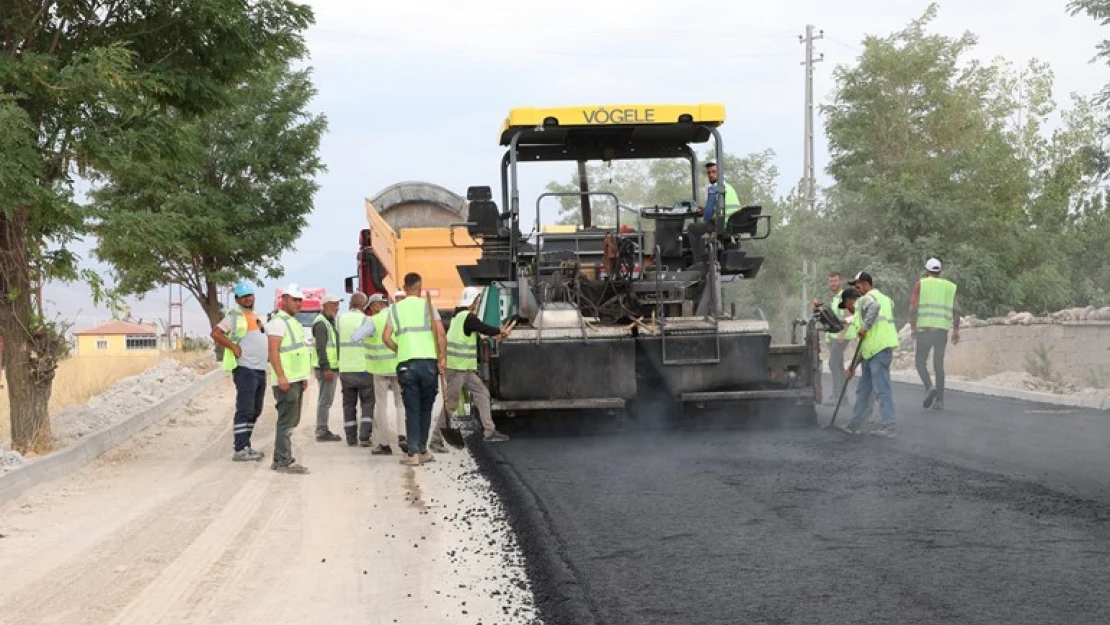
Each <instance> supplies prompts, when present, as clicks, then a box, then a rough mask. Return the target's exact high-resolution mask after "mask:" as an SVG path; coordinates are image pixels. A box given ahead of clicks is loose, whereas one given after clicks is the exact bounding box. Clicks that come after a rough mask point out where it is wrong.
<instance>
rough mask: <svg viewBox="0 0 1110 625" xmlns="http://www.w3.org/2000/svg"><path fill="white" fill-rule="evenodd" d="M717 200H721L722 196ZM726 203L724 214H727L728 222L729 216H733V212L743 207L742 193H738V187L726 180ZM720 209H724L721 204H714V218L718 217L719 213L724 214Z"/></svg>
mask: <svg viewBox="0 0 1110 625" xmlns="http://www.w3.org/2000/svg"><path fill="white" fill-rule="evenodd" d="M717 200H718V201H719V200H721V198H720V197H717ZM724 204H725V206H724V209H723V210H724V213H723V214H724V216H725V223H728V218H729V217H732V215H733V213H735V212H736V211H738V210H740V208H741V206H740V195H739V194H737V193H736V189H733V188H732V185H730V184H729V183H728V181H725V197H724ZM720 210H722V209H721V207H720V206H717V205H714V206H713V218H714V219H716V217H717V215H720V214H722V213H720V212H719V211H720Z"/></svg>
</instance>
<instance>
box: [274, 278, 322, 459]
mask: <svg viewBox="0 0 1110 625" xmlns="http://www.w3.org/2000/svg"><path fill="white" fill-rule="evenodd" d="M303 300H304V293H303V292H302V291H301V289H300V288H299V287H298V286H297V285H295V284H291V285H289V288H288V289H286V290H285V292H284V293H283V294H282V296H281V309H280V310H278V311H277V312H276V313H274V318H273V320H272V321H271V322H270V327H269V328H268V329H267V332H266V333H267V334H268V335H269V342H270V344H269V347H270V376H271V377H272V378H273V382H272V383H273V388H274V400H275V401H276V402H277V413H278V418H277V427H276V431H275V434H274V461H273V464H271V465H270V468H271V469H273V470H275V471H278V472H279V473H308V468H307V467H305V466H304V465H301V464H299V463H298V462H297V460H296V458H294V457H293V439H292V434H293V429H294V428H296V427H297V425H299V424H300V422H301V403H302V400H303V399H304V393H305V390H307V389H308V376H309V375H311V373H312V363H311V358H312V356H311V355H310V354H311V349H310V348H309V346H308V342H307V341H306V340H305V336H304V328H303V327H301V323H300V322H299V321H297V319H296V317H295V315H296V314H297V313H299V312H300V311H301V302H302V301H303Z"/></svg>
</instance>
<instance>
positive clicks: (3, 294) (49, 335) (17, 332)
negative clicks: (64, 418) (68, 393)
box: [0, 209, 60, 454]
mask: <svg viewBox="0 0 1110 625" xmlns="http://www.w3.org/2000/svg"><path fill="white" fill-rule="evenodd" d="M29 219H30V213H29V209H21V210H18V211H14V212H13V214H10V215H5V214H3V213H0V333H3V335H4V350H5V351H6V352H7V353H6V356H7V357H6V359H5V362H6V371H7V379H8V402H9V405H10V411H11V422H12V448H13V449H15V450H16V451H18V452H19V453H21V454H28V453H40V454H41V453H46V452H48V451H50V447H51V443H52V441H51V438H52V437H51V434H50V416H49V413H48V411H47V407H48V405H49V403H50V392H51V386H52V384H53V382H54V372H55V370H56V369H57V367H58V346H59V344H60V337H58V335H57V334H56V332H55V330H54V329H53V328H52V327H50V326H48V325H44V324H43V323H42V319H35V317H34V315H33V314H32V311H33V310H34V305H33V302H32V298H31V289H32V280H31V273H30V272H31V262H30V261H31V259H30V258H29V254H28V247H27V246H28V245H29V239H28V237H27V227H28V223H29Z"/></svg>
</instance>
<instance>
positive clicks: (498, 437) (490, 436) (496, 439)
mask: <svg viewBox="0 0 1110 625" xmlns="http://www.w3.org/2000/svg"><path fill="white" fill-rule="evenodd" d="M482 440H484V441H486V442H487V443H504V442H505V441H507V440H509V437H508V436H505V435H504V434H502V433H501V432H498V431H497V430H494V431H492V432H486V433H485V435H483V436H482Z"/></svg>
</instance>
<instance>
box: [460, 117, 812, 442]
mask: <svg viewBox="0 0 1110 625" xmlns="http://www.w3.org/2000/svg"><path fill="white" fill-rule="evenodd" d="M724 121H725V110H724V107H723V106H722V105H719V104H693V105H652V104H647V105H644V104H635V105H619V106H571V107H556V108H514V109H512V110H510V111H509V114H508V117H507V118H506V119H505V122H504V124H503V125H502V127H501V130H500V133H499V135H498V141H499V144H500V145H501V146H502V147H504V148H506V151H505V152H504V155H503V157H502V159H501V168H500V169H501V171H500V178H501V188H500V206H499V205H498V203H497V202H496V201H495V200H494V198H493V192H492V190H491V188H490V187H489V186H473V187H470V188H469V189H468V191H467V200H468V201H469V208H468V216H467V221H466V222H465V225H466V227H467V232H468V233H469V235H470V236H471V237H472V238H473V239H474V240H475V241H477V242H478V244H479V245H480V251H481V254H480V256H479V257H478V258H477V260H476V262H473V263H470V264H465V265H460V266H459V267H458V272H459V276H460V278H461V282H462V283H463V284H465V285H468V286H471V285H472V286H480V287H485V288H484V290H483V295H482V299H481V300H480V303H479V315H481V317H482V318H483V320H484V321H486V322H487V323H491V324H496V323H503V324H505V325H513V326H514V328H513V330H512V332H511V333H510V334H509V336H508V337H507V338H505V339H504V340H503V341H501V342H496V341H484V342H483V343H482V347H481V350H480V360H481V363H482V364H481V375H482V376H483V378H484V379H485V380H486V382H487V383H488V385H489V388H490V393H491V397H492V402H493V410H494V413H495V418H499V419H502V418H521V417H527V416H528V415H533V414H538V413H544V414H547V415H548V416H550V414H551V413H552V412H553V411H554V412H555V413H556V414H558V411H566V410H576V411H583V410H585V411H606V412H609V413H622V414H624V415H627V416H633V417H635V416H636V415H637V412H638V408H643V407H644V406H645V405H646V404H648V403H651V404H652V405H656V404H658V402H659V401H660V396H662V397H663V398H664V399H665V400H666V401H668V402H670V404H669V408H670V409H671V412H674V413H677V414H679V415H688V414H698V413H699V411H704V410H706V409H713V408H725V409H726V411H725V414H730V411H734V412H736V413H739V412H740V411H741V409H746V408H753V409H757V410H759V412H760V413H761V414H771V415H781V417H782V418H783V419H787V420H791V421H794V422H802V423H806V424H812V423H814V422H815V419H816V410H815V406H816V404H817V403H819V401H820V397H821V389H820V379H821V378H820V354H819V345H820V341H819V340H818V339H819V331H820V329H821V328H819V327H818V324H819V322H820V318H821V315H817V314H815V315H814V316H813V317H812V318H810V319H802V320H798V321H796V322H795V323H796V324H797V325H796V328H797V327H798V326H799V325H800V326H801V327H804V328H805V331H804V332H802V333H801V334H802V337H801V339H800V340H799V339H797V338H796V337H797V333H795V338H793V339H792V341H791V342H790V343H787V344H775V343H774V341H772V336H771V332H770V328H769V324H768V323H767V322H766V321H765V320H762V319H750V318H743V317H742V316H740V315H735V314H734V313H733V312H732V311H731V310H730V307H729V306H725V305H724V304H723V303H722V284H725V283H728V282H733V281H740V283H741V284H743V283H746V282H749V281H751V280H754V279H756V276H757V274H758V272H759V270H760V267H761V266H762V263H763V258H761V257H758V256H755V255H752V254H751V253H750V249H749V248H750V246H751V241H753V240H759V239H767V238H768V237H769V236H770V233H771V216H770V215H766V214H763V211H762V207H760V206H744V207H742V208H740V209H739V210H738V211H736V212H735V213H734V214H731V216H730V217H729V218H728V219H727V220H725V219H724V218H723V217H722V214H723V213H724V211H721V210H718V211H716V216H715V220H714V222H713V226H712V231H711V232H710V233H709V234H708V235H706V236H704V237H700V238H699V237H693V236H691V235H690V233H689V230H688V228H689V225H690V224H691V223H693V222H694V221H696V220H701V219H702V217H701V215H700V211H699V208H698V206H699V205H698V199H699V197H702V195H701V191H700V188H701V187H700V183H701V181H700V180H699V176H700V174H701V172H702V171H703V167H702V166H701V164H699V162H698V156H697V153H696V152H695V150H694V148H693V146H695V145H697V144H705V143H708V142H709V141H711V140H712V141H713V142H714V144H715V150H716V161H717V162H722V156H723V145H724V144H723V141H722V138H721V133H720V127H721V126H722V125H723V123H724ZM670 158H675V159H682V160H684V161H686V162H688V164H689V172H690V181H689V187H688V188H689V193H690V194H689V195H684V196H683V197H679V198H675V202H674V204H673V205H668V206H640V207H630V206H626V205H624V204H623V203H622V202H621V200H620V198H618V197H616V196H615V195H614V194H613V193H609V192H601V191H592V190H590V189H589V188H588V187H585V186H583V188H581V189H580V190H579V191H571V192H545V193H540V194H539V195H538V196H537V197H535V198H528V199H527V200H525V199H524V198H521V193H520V183H519V170H520V168H521V167H522V166H523V164H525V163H535V162H555V161H565V162H570V163H575V162H576V163H578V164H579V168H580V171H581V170H582V168H583V167H584V165H583V164H584V163H589V162H599V161H600V162H611V161H616V160H622V159H670ZM724 173H725V172H723V171H722V172H721V178H720V179H719V180H722V181H723V179H724ZM581 182H583V183H584V182H585V181H581ZM568 196H569V197H572V198H579V201H580V202H581V205H582V219H581V220H580V222H581V223H578V224H576V226H577V227H576V228H574V229H573V230H572V231H566V230H565V229H556V230H554V231H553V230H552V229H551V228H544V227H543V216H544V214H545V211H544V209H543V201H544V200H551V199H559V198H565V197H568ZM599 196H601V197H606V198H608V201H609V202H611V203H613V204H615V205H616V206H617V207H619V209H618V210H616V211H615V213H614V214H613V215H614V216H613V218H612V219H610V223H606V224H604V225H598V224H595V223H592V220H591V211H590V210H589V207H590V205H589V200H590V199H591V198H597V197H599ZM716 197H717V200H718V201H717V206H723V205H724V201H723V200H724V197H723V186H720V188H719V189H718V191H717V196H716ZM525 201H528V202H530V203H532V204H533V205H534V206H535V210H536V215H535V223H534V224H533V225H531V227H530V228H529V229H530V231H531V233H533V234H532V235H531V236H525V235H524V234H523V233H522V224H521V209H522V207H523V206H524V205H525V204H524V203H525ZM548 214H549V213H548ZM694 245H704V246H706V247H705V248H703V249H705V252H706V256H705V258H707V259H708V260H706V261H704V262H694V258H695V256H694V255H693V253H692V246H694ZM825 316H826V317H827V316H828V315H827V314H826V315H825ZM826 331H827V329H826Z"/></svg>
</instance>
